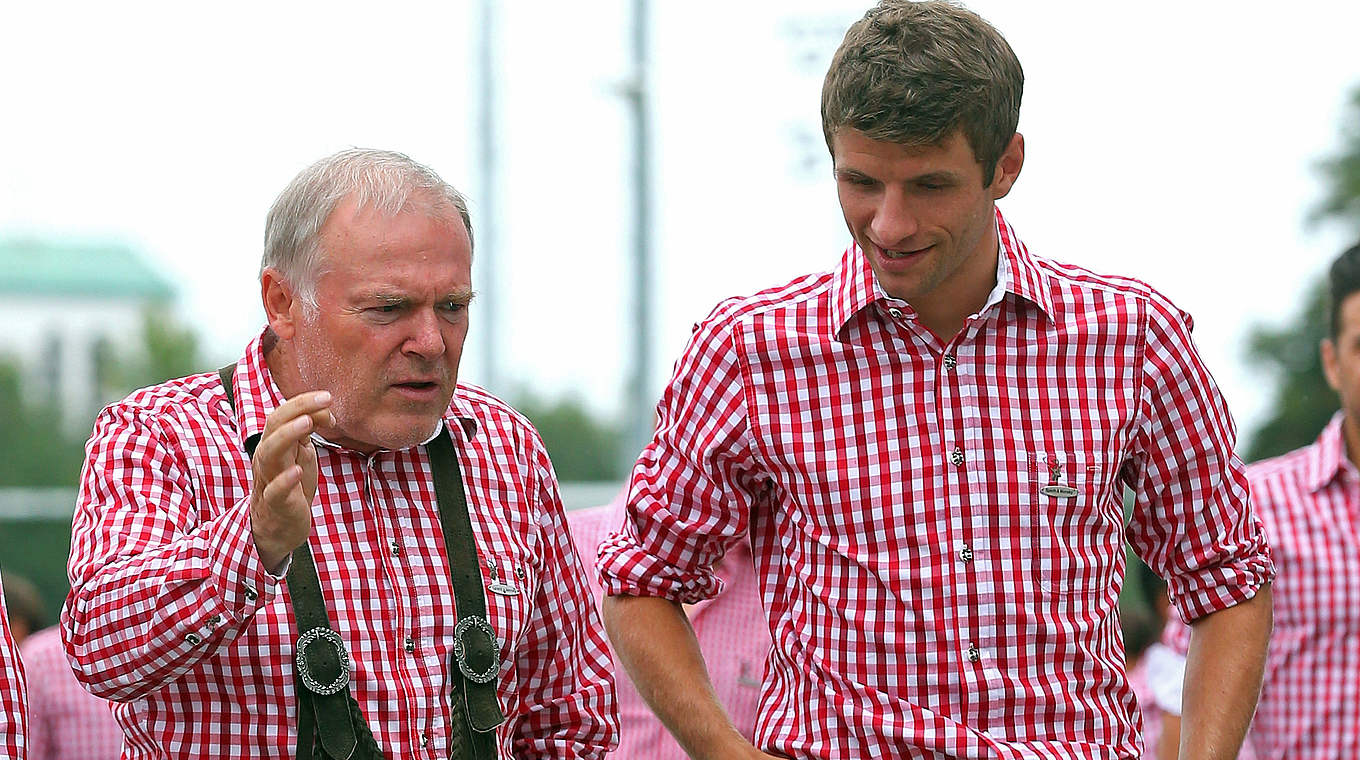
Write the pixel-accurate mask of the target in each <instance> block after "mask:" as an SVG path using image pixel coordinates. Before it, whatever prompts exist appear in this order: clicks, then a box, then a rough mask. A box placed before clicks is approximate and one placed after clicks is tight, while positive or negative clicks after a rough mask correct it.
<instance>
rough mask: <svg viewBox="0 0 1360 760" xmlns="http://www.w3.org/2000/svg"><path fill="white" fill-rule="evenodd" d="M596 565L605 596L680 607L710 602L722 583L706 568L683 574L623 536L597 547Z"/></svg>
mask: <svg viewBox="0 0 1360 760" xmlns="http://www.w3.org/2000/svg"><path fill="white" fill-rule="evenodd" d="M596 565H597V567H598V568H599V571H600V583H601V585H602V586H603V588H604V593H605V594H606V595H608V596H651V597H660V598H662V599H669V600H671V601H673V602H679V603H681V604H696V603H698V602H702V601H704V600H705V599H712V598H713V597H715V596H717V595H718V594H719V593H720V592H721V591H722V589H723V581H722V579H721V578H719V577H718V575H717V574H716V573H714V572H713V570H712V569H711V568H710V569H708V570H687V569H685V568H680V567H677V566H675V565H670V564H667V563H665V562H664V561H662V560H660V559H658V558H657V557H654V556H652V555H650V554H648V553H647V552H645V551H643V549H642V548H641V547H639V546H638V545H636V544H634V543H633V542H632V541H630V540H629V539H628V536H627V535H626V534H625V533H614V534H612V535H610V536H609V537H608V538H606V539H605V540H604V541H603V542H602V543H601V544H600V550H599V558H598V559H597V560H596Z"/></svg>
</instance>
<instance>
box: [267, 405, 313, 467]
mask: <svg viewBox="0 0 1360 760" xmlns="http://www.w3.org/2000/svg"><path fill="white" fill-rule="evenodd" d="M311 434H312V418H311V417H310V416H302V417H294V418H293V419H292V420H290V421H289V422H288V423H287V424H285V425H282V426H279V427H276V428H274V430H273V431H270V432H267V433H266V434H265V435H264V436H262V437H261V438H260V445H259V447H258V448H256V449H255V467H256V469H257V470H259V472H260V474H262V475H264V477H265V478H273V477H276V475H275V473H278V472H281V471H282V470H283V469H284V468H285V467H287V466H289V465H291V464H293V463H294V462H296V461H297V457H298V446H299V444H301V443H302V442H303V441H306V440H307V436H309V435H311Z"/></svg>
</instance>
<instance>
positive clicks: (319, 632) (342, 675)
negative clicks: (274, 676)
mask: <svg viewBox="0 0 1360 760" xmlns="http://www.w3.org/2000/svg"><path fill="white" fill-rule="evenodd" d="M317 641H325V642H326V643H328V644H330V645H331V646H332V647H334V648H335V659H336V662H337V663H338V668H339V671H340V672H339V674H338V675H336V677H335V680H333V681H331V682H330V683H321V682H320V681H317V680H316V676H315V675H313V674H312V666H311V665H308V664H307V647H308V646H310V645H311V644H314V643H316V642H317ZM297 670H298V678H301V679H302V685H303V686H306V687H307V690H308V691H310V692H312V693H313V694H320V695H321V696H323V697H324V696H327V695H330V694H335V693H337V692H339V691H340V690H342V689H344V688H345V687H346V686H348V685H349V671H350V665H349V652H348V651H347V650H346V649H345V641H344V639H341V638H340V634H338V633H336V632H335V631H333V630H331V629H329V628H321V627H317V628H313V629H311V630H310V631H307V632H306V633H304V634H302V635H301V636H299V637H298V640H297Z"/></svg>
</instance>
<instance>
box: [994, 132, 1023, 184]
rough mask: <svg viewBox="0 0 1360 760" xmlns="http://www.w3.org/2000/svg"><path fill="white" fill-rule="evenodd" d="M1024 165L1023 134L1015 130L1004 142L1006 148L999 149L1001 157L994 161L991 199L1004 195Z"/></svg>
mask: <svg viewBox="0 0 1360 760" xmlns="http://www.w3.org/2000/svg"><path fill="white" fill-rule="evenodd" d="M1024 165H1025V136H1024V135H1022V134H1020V133H1019V132H1016V133H1015V134H1013V135H1011V141H1010V142H1008V143H1006V149H1005V150H1003V151H1001V157H1000V158H999V159H997V161H996V170H995V171H994V172H993V174H992V185H991V191H992V200H999V199H1001V198H1005V197H1006V195H1007V194H1008V193H1009V192H1010V191H1011V187H1012V186H1013V185H1014V184H1015V180H1016V178H1018V177H1019V176H1020V169H1022V168H1023V167H1024Z"/></svg>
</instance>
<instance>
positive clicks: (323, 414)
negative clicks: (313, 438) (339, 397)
mask: <svg viewBox="0 0 1360 760" xmlns="http://www.w3.org/2000/svg"><path fill="white" fill-rule="evenodd" d="M310 416H311V418H312V425H314V426H315V427H316V428H317V429H321V428H329V427H335V412H332V411H331V410H330V409H322V410H321V411H319V412H312V413H311V415H310Z"/></svg>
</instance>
